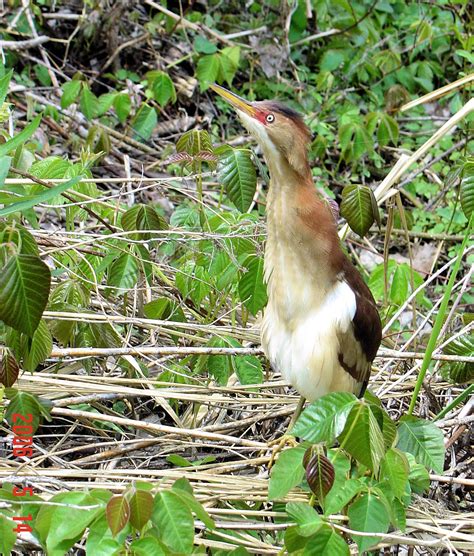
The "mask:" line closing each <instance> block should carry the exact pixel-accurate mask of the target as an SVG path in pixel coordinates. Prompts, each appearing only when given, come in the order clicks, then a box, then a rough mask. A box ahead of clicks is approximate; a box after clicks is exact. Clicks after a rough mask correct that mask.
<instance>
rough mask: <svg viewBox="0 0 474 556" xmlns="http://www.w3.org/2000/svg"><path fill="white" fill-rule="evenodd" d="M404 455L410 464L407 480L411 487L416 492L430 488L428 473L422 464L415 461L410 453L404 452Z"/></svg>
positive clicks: (421, 492) (420, 492)
mask: <svg viewBox="0 0 474 556" xmlns="http://www.w3.org/2000/svg"><path fill="white" fill-rule="evenodd" d="M405 456H406V457H407V459H408V462H409V464H410V473H409V475H408V480H409V481H410V486H411V489H412V491H413V492H415V493H416V494H423V492H426V491H427V490H428V489H429V488H430V474H429V473H428V471H427V469H426V467H425V466H424V465H422V464H421V463H416V460H415V458H414V457H413V456H412V455H411V454H410V453H406V454H405Z"/></svg>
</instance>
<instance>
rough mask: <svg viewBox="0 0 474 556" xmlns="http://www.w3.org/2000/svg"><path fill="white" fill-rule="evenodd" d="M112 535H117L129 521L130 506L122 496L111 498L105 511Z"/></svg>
mask: <svg viewBox="0 0 474 556" xmlns="http://www.w3.org/2000/svg"><path fill="white" fill-rule="evenodd" d="M105 514H106V516H107V523H108V524H109V527H110V530H111V531H112V534H113V535H114V536H115V535H117V534H118V533H119V532H120V531H121V530H122V529H123V528H124V527H125V525H127V523H128V520H129V519H130V505H129V503H128V502H127V499H126V498H125V497H124V496H112V498H111V499H110V500H109V502H108V504H107V508H106V510H105Z"/></svg>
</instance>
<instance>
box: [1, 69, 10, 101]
mask: <svg viewBox="0 0 474 556" xmlns="http://www.w3.org/2000/svg"><path fill="white" fill-rule="evenodd" d="M12 75H13V70H12V69H11V70H9V71H7V72H6V73H5V75H4V76H3V77H2V78H0V106H1V105H2V104H3V103H4V102H5V98H6V97H7V93H8V87H9V85H10V80H11V78H12Z"/></svg>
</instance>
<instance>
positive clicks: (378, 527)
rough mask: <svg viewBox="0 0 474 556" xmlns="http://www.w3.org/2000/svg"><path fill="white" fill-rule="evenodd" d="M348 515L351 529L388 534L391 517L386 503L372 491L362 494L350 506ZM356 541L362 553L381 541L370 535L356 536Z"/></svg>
mask: <svg viewBox="0 0 474 556" xmlns="http://www.w3.org/2000/svg"><path fill="white" fill-rule="evenodd" d="M347 515H348V517H349V525H350V528H351V529H354V530H355V531H361V532H363V533H386V532H387V531H388V527H389V525H390V517H389V515H388V512H387V510H386V508H385V505H384V503H383V502H382V501H381V500H380V498H377V496H375V494H373V493H372V492H370V491H369V492H367V493H364V494H361V495H360V496H359V497H358V498H357V500H356V501H355V502H353V503H352V504H351V505H350V506H349V510H348V512H347ZM354 540H355V542H356V543H357V546H358V547H359V550H360V552H361V553H362V552H364V551H366V550H367V549H369V548H370V547H371V546H373V545H374V544H377V543H378V542H379V541H380V539H379V538H378V537H370V535H368V536H366V537H365V536H364V537H361V536H359V535H357V536H354Z"/></svg>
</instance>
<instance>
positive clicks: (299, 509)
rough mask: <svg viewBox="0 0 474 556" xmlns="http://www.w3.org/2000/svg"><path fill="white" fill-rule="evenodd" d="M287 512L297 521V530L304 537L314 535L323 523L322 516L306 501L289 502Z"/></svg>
mask: <svg viewBox="0 0 474 556" xmlns="http://www.w3.org/2000/svg"><path fill="white" fill-rule="evenodd" d="M286 513H287V514H288V516H289V517H290V518H292V519H294V520H295V521H296V523H297V525H298V529H297V531H298V533H299V534H300V535H302V536H303V537H310V536H311V535H314V534H315V533H316V532H317V531H318V530H319V529H320V528H321V526H322V524H323V520H322V518H321V516H320V515H319V514H318V513H317V512H316V510H315V509H314V508H313V507H312V506H310V505H309V504H306V503H305V502H288V504H287V505H286Z"/></svg>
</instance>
